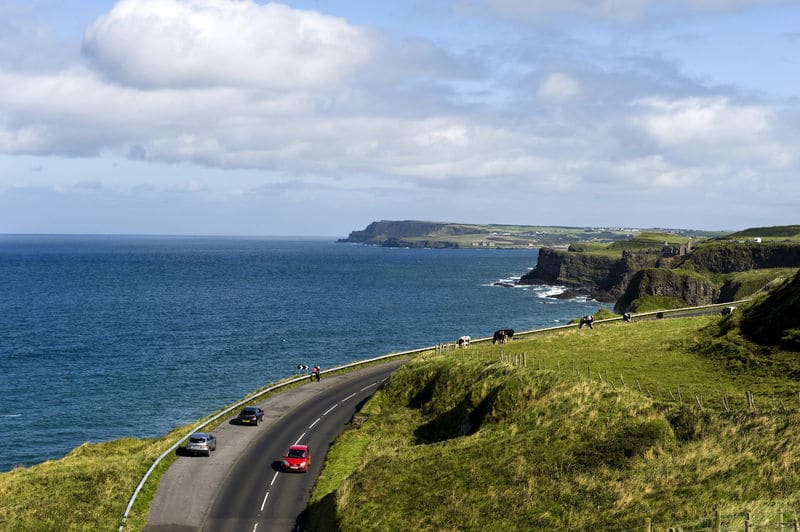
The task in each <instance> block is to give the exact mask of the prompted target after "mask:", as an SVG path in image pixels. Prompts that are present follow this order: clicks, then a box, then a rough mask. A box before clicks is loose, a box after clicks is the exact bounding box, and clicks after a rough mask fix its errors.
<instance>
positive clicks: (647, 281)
mask: <svg viewBox="0 0 800 532" xmlns="http://www.w3.org/2000/svg"><path fill="white" fill-rule="evenodd" d="M718 297H719V289H717V288H715V287H714V286H713V285H712V284H711V281H710V280H709V279H708V278H707V277H704V276H703V275H700V274H698V273H695V272H691V271H686V270H669V269H666V268H645V269H643V270H639V271H638V272H636V273H635V274H634V275H633V276H632V278H631V280H630V282H629V283H628V286H627V288H626V289H625V293H624V294H623V295H622V297H620V298H619V299H618V300H617V302H616V304H615V305H614V310H615V311H616V312H618V313H620V314H621V313H623V312H641V311H644V310H655V309H653V308H651V307H650V306H651V305H654V306H656V307H657V308H662V309H664V308H680V307H684V306H690V307H692V306H697V305H708V304H711V303H715V302H717V299H718Z"/></svg>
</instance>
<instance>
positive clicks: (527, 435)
mask: <svg viewBox="0 0 800 532" xmlns="http://www.w3.org/2000/svg"><path fill="white" fill-rule="evenodd" d="M717 320H719V318H717V317H706V318H692V319H688V318H687V319H669V320H657V321H652V322H647V323H644V322H642V323H637V322H634V323H631V324H622V323H619V324H603V325H597V326H596V327H595V329H594V330H587V329H583V330H570V331H567V332H559V333H554V334H549V335H546V336H539V337H536V338H532V339H530V340H522V341H515V342H512V343H511V344H505V345H503V346H485V347H481V346H472V347H470V349H469V350H461V351H451V352H449V353H445V354H442V355H438V356H426V357H420V358H418V359H416V360H414V361H412V362H410V363H409V364H407V365H406V366H405V367H403V368H401V369H400V370H398V371H397V372H396V373H395V374H394V375H393V377H392V378H391V379H390V380H389V381H387V383H386V385H385V386H384V387H383V388H382V389H381V390H379V392H378V393H377V394H376V395H375V396H374V397H373V399H372V400H371V401H370V402H369V403H367V405H366V406H365V408H364V410H363V412H362V413H363V415H364V416H367V417H368V420H367V421H366V422H365V423H364V424H362V425H361V426H360V428H358V429H353V430H350V431H348V432H346V433H345V434H344V435H343V436H342V437H340V439H339V440H337V442H336V444H335V445H334V449H335V450H336V449H344V448H348V449H349V452H347V456H348V458H347V461H346V462H347V464H346V466H345V467H342V468H341V469H339V470H338V471H337V472H336V473H335V474H334V473H333V472H332V470H331V473H330V477H338V479H339V480H338V482H337V481H334V480H333V479H332V478H329V479H328V481H327V482H326V483H325V484H324V485H323V484H320V485H318V486H317V488H315V491H314V493H313V494H312V504H311V506H310V508H309V514H310V520H309V522H310V523H312V524H313V526H312V529H327V528H330V527H333V526H337V527H339V528H340V529H342V530H364V529H377V530H409V529H422V530H465V529H466V530H479V529H480V530H513V529H580V530H589V529H592V530H598V529H604V530H605V529H617V530H629V529H641V527H642V524H643V523H644V519H646V518H649V519H651V520H652V522H653V523H655V524H656V529H658V526H662V525H663V526H664V527H666V526H676V525H677V526H681V527H684V528H692V529H694V528H699V527H703V526H709V523H710V521H709V520H712V519H713V516H714V515H715V513H714V512H715V509H716V511H717V512H719V514H720V515H722V516H725V519H726V522H727V523H729V524H730V523H734V522H736V521H737V520H739V521H742V522H743V519H744V517H743V516H744V515H745V513H744V512H745V511H746V510H751V511H756V512H758V516H760V519H761V520H762V521H763V522H766V521H767V520H769V519H772V518H774V516H776V515H778V514H779V512H780V511H782V510H787V509H800V442H799V441H798V439H797V438H796V437H795V436H794V434H796V433H797V432H798V429H800V414H798V405H797V396H796V393H797V391H798V383H797V382H796V381H795V380H793V379H791V378H789V377H787V376H786V375H785V374H784V373H782V371H780V369H779V367H777V366H776V367H773V366H770V365H769V364H766V365H762V366H760V367H755V366H753V367H752V368H749V367H748V366H747V365H745V366H743V367H740V366H735V365H734V366H731V365H728V364H727V363H726V361H725V358H724V356H717V357H710V356H709V352H710V351H713V347H714V346H715V345H722V344H720V342H722V341H723V339H724V335H723V334H722V331H721V329H719V328H718V327H716V326H715V322H716V321H717ZM522 353H525V356H524V357H523V356H522ZM778 358H781V357H778ZM784 358H785V357H784ZM522 360H525V361H526V362H527V365H526V366H523V365H521V361H522ZM784 362H785V360H784ZM751 370H752V371H751ZM623 383H624V384H623ZM747 391H750V392H752V393H753V394H754V396H755V397H756V398H757V400H756V408H755V409H751V408H750V405H749V403H747V401H746V400H745V393H746V392H747ZM670 392H671V393H670ZM697 397H702V402H698V401H697ZM723 398H727V401H728V405H729V409H730V410H728V409H726V408H724V407H723V401H722V399H723ZM780 401H782V403H783V404H780ZM701 404H702V408H701ZM331 456H332V457H334V456H336V454H335V453H333V454H332V455H331ZM333 463H334V459H333V458H331V459H329V460H328V462H326V469H325V472H324V474H326V475H328V471H329V469H328V468H329V467H332V466H333ZM340 465H342V464H341V463H340ZM323 509H324V511H323ZM334 510H335V511H334ZM331 512H332V514H331ZM326 513H328V516H329V517H328V518H326V515H325V514H326ZM330 515H332V516H333V517H332V518H330Z"/></svg>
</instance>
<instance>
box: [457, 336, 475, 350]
mask: <svg viewBox="0 0 800 532" xmlns="http://www.w3.org/2000/svg"><path fill="white" fill-rule="evenodd" d="M471 340H472V338H470V337H469V336H460V337H459V338H458V340H456V345H457V346H458V347H463V348H464V349H466V348H467V347H469V342H470V341H471Z"/></svg>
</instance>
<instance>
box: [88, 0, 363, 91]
mask: <svg viewBox="0 0 800 532" xmlns="http://www.w3.org/2000/svg"><path fill="white" fill-rule="evenodd" d="M372 46H373V43H372V42H371V39H370V37H369V36H368V35H367V33H366V32H364V31H363V30H361V29H359V28H356V27H353V26H351V25H349V24H348V23H347V22H346V21H345V20H343V19H340V18H335V17H331V16H325V15H321V14H319V13H316V12H313V11H301V10H295V9H291V8H289V7H287V6H284V5H280V4H275V3H269V4H266V5H259V4H256V3H255V2H253V1H252V0H239V1H232V0H121V1H120V2H118V3H117V4H116V5H115V6H114V8H113V9H112V10H111V12H110V13H108V14H107V15H105V16H102V17H100V18H99V19H98V20H97V21H96V22H95V23H94V24H93V25H92V26H91V27H90V28H89V29H88V30H87V31H86V35H85V42H84V50H85V51H86V53H87V54H88V55H90V56H91V57H92V58H93V59H94V60H95V61H96V62H97V64H98V65H100V66H101V67H102V68H103V69H106V70H108V71H109V72H111V73H112V74H113V75H115V76H117V77H119V78H120V79H121V80H123V81H124V82H125V83H128V84H132V85H137V86H143V87H205V86H251V87H260V88H269V89H287V88H302V87H306V88H308V87H324V86H325V85H328V84H336V83H340V82H341V81H342V79H343V78H344V77H346V76H347V74H348V73H350V72H351V71H352V70H353V69H354V68H356V67H357V66H358V65H359V64H362V63H363V62H364V61H366V60H367V59H368V58H369V54H370V49H371V47H372Z"/></svg>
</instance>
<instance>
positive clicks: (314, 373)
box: [311, 366, 319, 382]
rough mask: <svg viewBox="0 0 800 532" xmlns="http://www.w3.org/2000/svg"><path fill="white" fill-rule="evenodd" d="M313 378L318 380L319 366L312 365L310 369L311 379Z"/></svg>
mask: <svg viewBox="0 0 800 532" xmlns="http://www.w3.org/2000/svg"><path fill="white" fill-rule="evenodd" d="M314 379H316V381H317V382H319V366H314V369H312V370H311V380H312V381H314Z"/></svg>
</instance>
